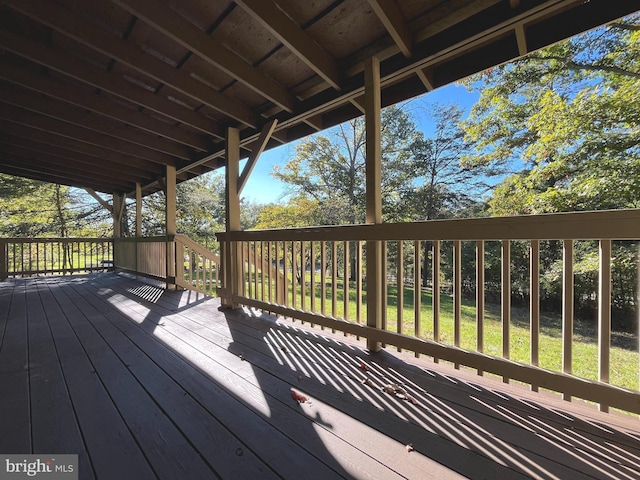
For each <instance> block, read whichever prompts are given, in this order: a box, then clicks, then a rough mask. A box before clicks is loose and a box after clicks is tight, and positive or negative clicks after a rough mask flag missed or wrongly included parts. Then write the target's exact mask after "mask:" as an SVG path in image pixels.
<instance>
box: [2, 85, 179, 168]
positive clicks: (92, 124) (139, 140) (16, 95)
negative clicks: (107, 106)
mask: <svg viewBox="0 0 640 480" xmlns="http://www.w3.org/2000/svg"><path fill="white" fill-rule="evenodd" d="M0 102H4V103H8V104H10V105H14V106H16V107H19V108H23V109H25V110H29V111H31V112H34V113H39V114H41V115H45V116H47V117H51V118H53V119H56V120H62V121H63V122H67V123H70V124H72V125H77V126H79V127H83V128H87V129H90V130H93V131H95V132H99V133H102V134H105V135H109V136H112V137H116V138H119V139H122V140H126V141H128V142H131V143H135V144H137V145H140V146H143V147H147V148H150V149H153V150H157V151H159V152H162V153H169V154H171V155H174V156H176V157H179V158H184V159H190V158H191V149H190V148H188V147H186V146H184V145H179V144H177V143H175V142H172V141H169V140H166V139H164V138H157V137H154V136H152V135H149V134H148V133H146V132H141V131H139V130H138V129H132V128H128V127H127V126H126V125H123V124H121V123H119V122H116V121H114V120H111V119H109V118H105V117H102V116H98V115H95V114H92V113H89V112H85V111H82V110H79V109H76V108H74V107H71V108H69V106H67V105H65V104H63V103H60V102H55V101H51V100H48V99H45V98H39V97H36V96H32V95H27V94H26V93H23V92H18V91H14V90H0Z"/></svg>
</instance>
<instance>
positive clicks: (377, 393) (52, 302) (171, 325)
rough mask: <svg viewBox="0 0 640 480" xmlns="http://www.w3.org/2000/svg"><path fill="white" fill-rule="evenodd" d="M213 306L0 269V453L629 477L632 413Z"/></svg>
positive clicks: (302, 470)
mask: <svg viewBox="0 0 640 480" xmlns="http://www.w3.org/2000/svg"><path fill="white" fill-rule="evenodd" d="M218 307H219V302H218V301H217V300H216V299H210V298H207V297H203V296H202V295H200V294H196V293H193V292H173V291H165V290H163V289H161V288H159V287H156V286H153V285H150V284H147V283H142V282H140V281H138V280H136V279H135V278H132V277H128V276H124V275H116V274H94V275H87V276H77V277H48V278H34V279H18V280H12V281H5V282H1V283H0V391H1V392H2V397H1V399H0V454H2V453H58V454H61V453H77V454H79V455H80V472H81V475H80V478H107V479H111V478H122V479H128V478H136V479H143V478H167V479H178V478H189V479H197V478H234V479H249V478H261V479H262V478H301V477H303V478H304V479H305V480H307V479H312V478H318V479H326V478H358V479H360V478H362V479H365V478H371V479H373V478H375V479H386V478H412V479H414V478H415V479H425V478H439V479H443V478H460V477H469V478H492V479H498V478H504V479H514V478H559V479H564V478H572V479H576V478H612V479H613V478H615V479H619V478H629V479H635V478H638V477H640V428H639V427H638V421H637V419H636V418H633V417H630V416H629V417H627V416H622V415H616V414H609V415H606V414H602V413H599V412H597V411H595V410H594V409H592V408H588V407H586V406H584V405H582V404H578V403H576V404H569V403H566V402H562V401H561V400H559V399H557V398H556V397H554V396H551V395H545V394H534V393H531V392H529V391H528V390H526V389H525V388H524V387H521V386H518V385H505V384H503V383H501V382H499V381H498V380H495V379H491V378H486V377H478V376H476V375H475V374H473V373H472V372H469V371H457V370H453V368H450V367H449V366H446V365H441V364H433V363H431V362H429V361H427V360H425V359H420V360H416V359H413V358H412V357H409V356H407V355H403V354H395V353H394V354H392V353H390V352H385V351H383V352H380V353H377V354H374V355H369V354H368V352H367V351H366V350H365V349H364V346H363V344H362V343H361V342H358V341H356V340H355V339H353V338H346V337H343V336H341V335H340V336H339V335H333V334H331V333H330V332H327V331H321V330H320V329H312V328H310V327H308V326H301V325H300V324H291V323H287V322H284V321H277V320H275V319H274V318H271V317H268V316H266V315H261V314H256V313H253V312H250V311H245V310H236V311H220V310H219V309H218ZM25 320H26V321H25ZM385 387H386V388H385ZM385 390H387V391H385ZM394 390H395V391H394ZM292 392H293V393H292ZM294 397H298V398H299V399H301V400H305V399H306V401H303V402H302V403H299V402H298V401H296V399H295V398H294ZM302 397H305V398H302ZM407 445H412V447H413V449H414V450H413V451H409V450H410V449H408V448H407Z"/></svg>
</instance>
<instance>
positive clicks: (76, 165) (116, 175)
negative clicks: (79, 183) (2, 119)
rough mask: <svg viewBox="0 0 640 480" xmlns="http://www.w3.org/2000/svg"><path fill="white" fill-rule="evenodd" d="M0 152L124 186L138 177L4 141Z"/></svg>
mask: <svg viewBox="0 0 640 480" xmlns="http://www.w3.org/2000/svg"><path fill="white" fill-rule="evenodd" d="M0 152H2V156H3V159H4V158H6V157H7V156H8V157H14V158H22V159H25V161H28V162H31V163H33V162H35V163H38V164H41V165H42V166H43V167H45V166H47V167H51V168H56V169H57V170H58V171H59V172H64V173H74V174H75V175H76V176H86V177H88V178H91V177H95V178H96V179H97V180H98V181H108V182H113V183H122V185H123V186H124V185H127V184H128V183H129V179H130V178H138V177H137V176H134V175H130V174H129V175H128V174H125V173H124V172H117V171H113V170H105V169H100V168H96V165H95V164H94V165H93V167H89V166H88V165H87V163H86V162H79V161H76V160H75V159H73V158H69V157H60V156H58V155H53V154H48V153H42V152H38V151H34V150H31V149H29V148H22V147H19V146H16V145H6V144H3V143H2V142H0ZM139 178H140V179H141V180H142V181H144V180H145V177H139ZM146 178H148V177H146ZM123 179H126V180H123Z"/></svg>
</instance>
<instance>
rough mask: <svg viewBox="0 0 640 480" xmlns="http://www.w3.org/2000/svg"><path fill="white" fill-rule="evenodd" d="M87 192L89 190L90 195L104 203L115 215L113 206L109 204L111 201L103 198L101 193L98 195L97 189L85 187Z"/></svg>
mask: <svg viewBox="0 0 640 480" xmlns="http://www.w3.org/2000/svg"><path fill="white" fill-rule="evenodd" d="M84 190H85V192H87V193H88V194H89V195H91V196H92V197H93V198H95V200H96V201H97V202H98V203H99V204H100V205H102V206H103V207H104V208H105V210H107V211H108V212H109V213H111V214H112V215H113V206H111V205H109V203H107V201H106V200H105V199H104V198H102V197H101V196H100V195H98V194H97V193H96V191H95V190H94V189H93V188H88V187H87V188H85V189H84Z"/></svg>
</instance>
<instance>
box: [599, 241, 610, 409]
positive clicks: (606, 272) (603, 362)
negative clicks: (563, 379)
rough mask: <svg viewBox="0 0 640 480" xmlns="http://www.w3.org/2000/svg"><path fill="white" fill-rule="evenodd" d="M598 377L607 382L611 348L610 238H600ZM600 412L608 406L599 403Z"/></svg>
mask: <svg viewBox="0 0 640 480" xmlns="http://www.w3.org/2000/svg"><path fill="white" fill-rule="evenodd" d="M598 286H599V288H598V290H599V291H598V372H599V373H598V379H599V380H600V381H601V382H604V383H609V371H610V365H609V363H610V348H611V240H600V268H599V279H598ZM600 411H601V412H608V411H609V406H608V405H606V404H604V403H601V404H600Z"/></svg>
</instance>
